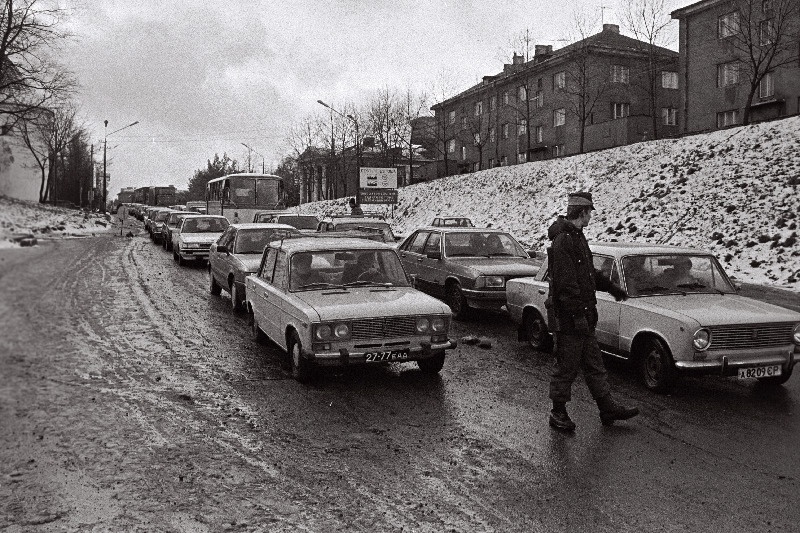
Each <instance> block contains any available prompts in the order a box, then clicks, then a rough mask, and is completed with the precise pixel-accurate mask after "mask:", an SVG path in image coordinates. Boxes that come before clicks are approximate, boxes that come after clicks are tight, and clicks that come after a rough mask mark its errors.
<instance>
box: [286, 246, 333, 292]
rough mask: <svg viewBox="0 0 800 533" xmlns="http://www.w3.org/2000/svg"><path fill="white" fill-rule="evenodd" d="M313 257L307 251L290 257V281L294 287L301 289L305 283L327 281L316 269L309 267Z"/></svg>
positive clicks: (311, 283)
mask: <svg viewBox="0 0 800 533" xmlns="http://www.w3.org/2000/svg"><path fill="white" fill-rule="evenodd" d="M312 260H313V257H312V256H311V254H309V253H300V254H296V255H294V256H293V257H292V271H291V277H292V278H291V282H292V287H293V288H295V289H302V288H303V287H304V286H306V285H313V284H315V283H327V282H326V281H325V278H323V277H322V274H320V273H319V272H318V271H316V270H314V269H313V268H311V262H312Z"/></svg>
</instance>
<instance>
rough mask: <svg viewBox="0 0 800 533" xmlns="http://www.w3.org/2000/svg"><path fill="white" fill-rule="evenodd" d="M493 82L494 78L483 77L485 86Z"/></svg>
mask: <svg viewBox="0 0 800 533" xmlns="http://www.w3.org/2000/svg"><path fill="white" fill-rule="evenodd" d="M493 81H494V76H484V77H483V84H484V85H489V84H490V83H492V82H493Z"/></svg>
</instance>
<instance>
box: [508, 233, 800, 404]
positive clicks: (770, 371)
mask: <svg viewBox="0 0 800 533" xmlns="http://www.w3.org/2000/svg"><path fill="white" fill-rule="evenodd" d="M590 248H591V249H592V254H593V256H594V267H595V269H597V270H600V271H603V272H605V274H606V275H607V276H609V277H610V278H611V280H612V281H614V282H616V283H618V284H620V285H622V286H623V287H624V288H625V290H626V291H627V292H628V296H629V298H628V299H627V300H625V301H621V302H617V301H615V300H614V298H613V297H611V296H610V295H608V294H606V293H604V292H598V293H597V312H598V315H599V319H598V322H597V328H596V335H597V342H598V344H599V345H600V348H601V349H602V350H603V351H604V352H605V353H607V354H608V355H611V356H615V357H620V358H623V359H627V360H629V361H631V362H633V363H635V364H637V365H638V368H639V370H640V372H641V376H642V379H643V381H644V383H645V385H646V386H647V387H648V388H650V389H652V390H655V391H660V392H664V391H667V390H669V389H670V388H671V387H672V385H673V384H674V381H675V378H676V377H678V376H680V375H686V374H707V375H718V376H736V377H738V378H739V379H758V380H760V381H762V382H763V383H765V384H770V385H780V384H783V383H785V382H786V381H787V380H788V379H789V377H790V376H791V375H792V369H793V368H794V365H795V363H796V362H797V359H798V358H799V357H800V313H797V312H795V311H791V310H789V309H785V308H783V307H778V306H776V305H771V304H768V303H765V302H761V301H757V300H753V299H751V298H747V297H744V296H741V295H739V294H738V292H737V289H736V287H735V286H734V285H733V284H732V283H731V281H730V279H729V278H728V276H727V275H726V274H725V271H724V270H723V269H722V266H721V265H720V264H719V262H718V261H717V260H716V258H715V257H714V256H713V255H711V254H709V253H707V252H703V251H701V250H696V249H693V248H680V247H674V246H656V245H647V244H634V243H590ZM548 280H549V268H547V263H545V265H544V266H543V268H542V269H541V270H540V272H539V274H538V275H537V276H536V277H535V278H519V279H513V280H510V281H509V282H508V287H507V291H506V292H507V295H508V307H507V308H508V312H509V314H510V315H511V317H512V318H513V319H514V320H515V321H516V322H517V323H518V324H520V338H521V339H527V340H528V342H529V343H530V344H531V345H532V346H533V347H534V348H535V349H547V348H549V347H550V345H551V337H550V333H549V331H548V327H547V321H546V317H547V310H546V308H545V301H546V299H547V296H548V291H549V287H548Z"/></svg>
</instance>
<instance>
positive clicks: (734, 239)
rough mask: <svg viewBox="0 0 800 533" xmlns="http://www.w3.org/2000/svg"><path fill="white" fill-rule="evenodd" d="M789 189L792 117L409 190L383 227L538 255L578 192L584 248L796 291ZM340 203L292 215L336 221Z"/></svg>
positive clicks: (799, 171) (793, 156)
mask: <svg viewBox="0 0 800 533" xmlns="http://www.w3.org/2000/svg"><path fill="white" fill-rule="evenodd" d="M798 187H800V117H791V118H787V119H784V120H780V121H774V122H768V123H762V124H756V125H752V126H746V127H739V128H732V129H726V130H721V131H715V132H712V133H708V134H703V135H695V136H691V137H684V138H682V139H666V140H658V141H649V142H643V143H638V144H633V145H628V146H621V147H618V148H613V149H609V150H604V151H601V152H594V153H590V154H581V155H576V156H572V157H565V158H561V159H554V160H547V161H540V162H532V163H526V164H523V165H514V166H510V167H501V168H495V169H490V170H484V171H480V172H475V173H472V174H464V175H459V176H450V177H447V178H443V179H440V180H436V181H432V182H427V183H420V184H416V185H412V186H409V187H405V188H403V189H401V190H400V191H399V199H398V204H397V206H396V207H395V217H394V219H393V221H392V225H393V228H394V229H395V230H396V231H397V232H399V233H401V234H408V233H410V232H411V231H413V230H414V229H415V228H417V227H419V226H422V225H425V224H428V223H430V221H431V220H432V219H433V217H434V216H439V215H445V216H455V215H460V216H469V217H471V218H472V220H473V222H474V223H475V225H476V226H489V227H498V228H502V229H504V230H507V231H509V232H510V233H512V234H513V235H515V236H516V237H517V238H518V239H519V240H521V241H523V242H525V243H528V244H531V245H533V246H534V247H535V248H538V249H543V248H545V247H547V239H546V231H547V228H548V226H549V225H550V224H551V222H552V221H553V220H554V218H555V216H556V215H557V214H560V213H563V212H564V211H565V209H566V207H565V206H566V195H567V193H569V192H572V191H577V190H588V191H591V192H592V194H593V196H594V203H595V207H596V208H597V211H595V213H594V216H593V218H592V222H591V224H590V225H589V227H588V228H587V229H586V234H587V237H588V238H589V239H593V240H598V241H636V242H651V243H665V242H666V243H667V244H673V245H681V246H691V247H696V248H701V249H705V250H709V251H711V252H712V253H714V254H715V255H716V256H717V257H718V258H719V259H720V261H721V262H722V263H723V265H724V266H725V267H726V270H727V271H728V273H729V274H731V275H733V276H735V277H736V278H737V279H739V280H741V281H747V282H754V283H763V284H770V285H775V286H780V287H784V288H790V289H793V290H796V291H800V242H798V241H799V240H800V238H799V237H798V233H800V229H798V224H800V191H798ZM345 200H346V199H338V200H329V201H322V202H315V203H311V204H304V205H303V206H302V210H303V211H304V212H308V213H314V214H317V215H322V216H324V215H328V214H332V213H344V212H348V211H349V210H347V209H346V203H345ZM371 207H372V206H365V209H366V208H371ZM381 207H383V206H381Z"/></svg>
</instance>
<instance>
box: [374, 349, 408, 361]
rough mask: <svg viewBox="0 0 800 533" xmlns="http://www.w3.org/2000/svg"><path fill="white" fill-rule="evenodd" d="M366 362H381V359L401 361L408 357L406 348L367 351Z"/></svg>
mask: <svg viewBox="0 0 800 533" xmlns="http://www.w3.org/2000/svg"><path fill="white" fill-rule="evenodd" d="M365 355H366V358H367V362H368V363H381V362H383V361H402V360H405V359H408V350H389V351H386V352H368V353H367V354H365Z"/></svg>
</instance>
